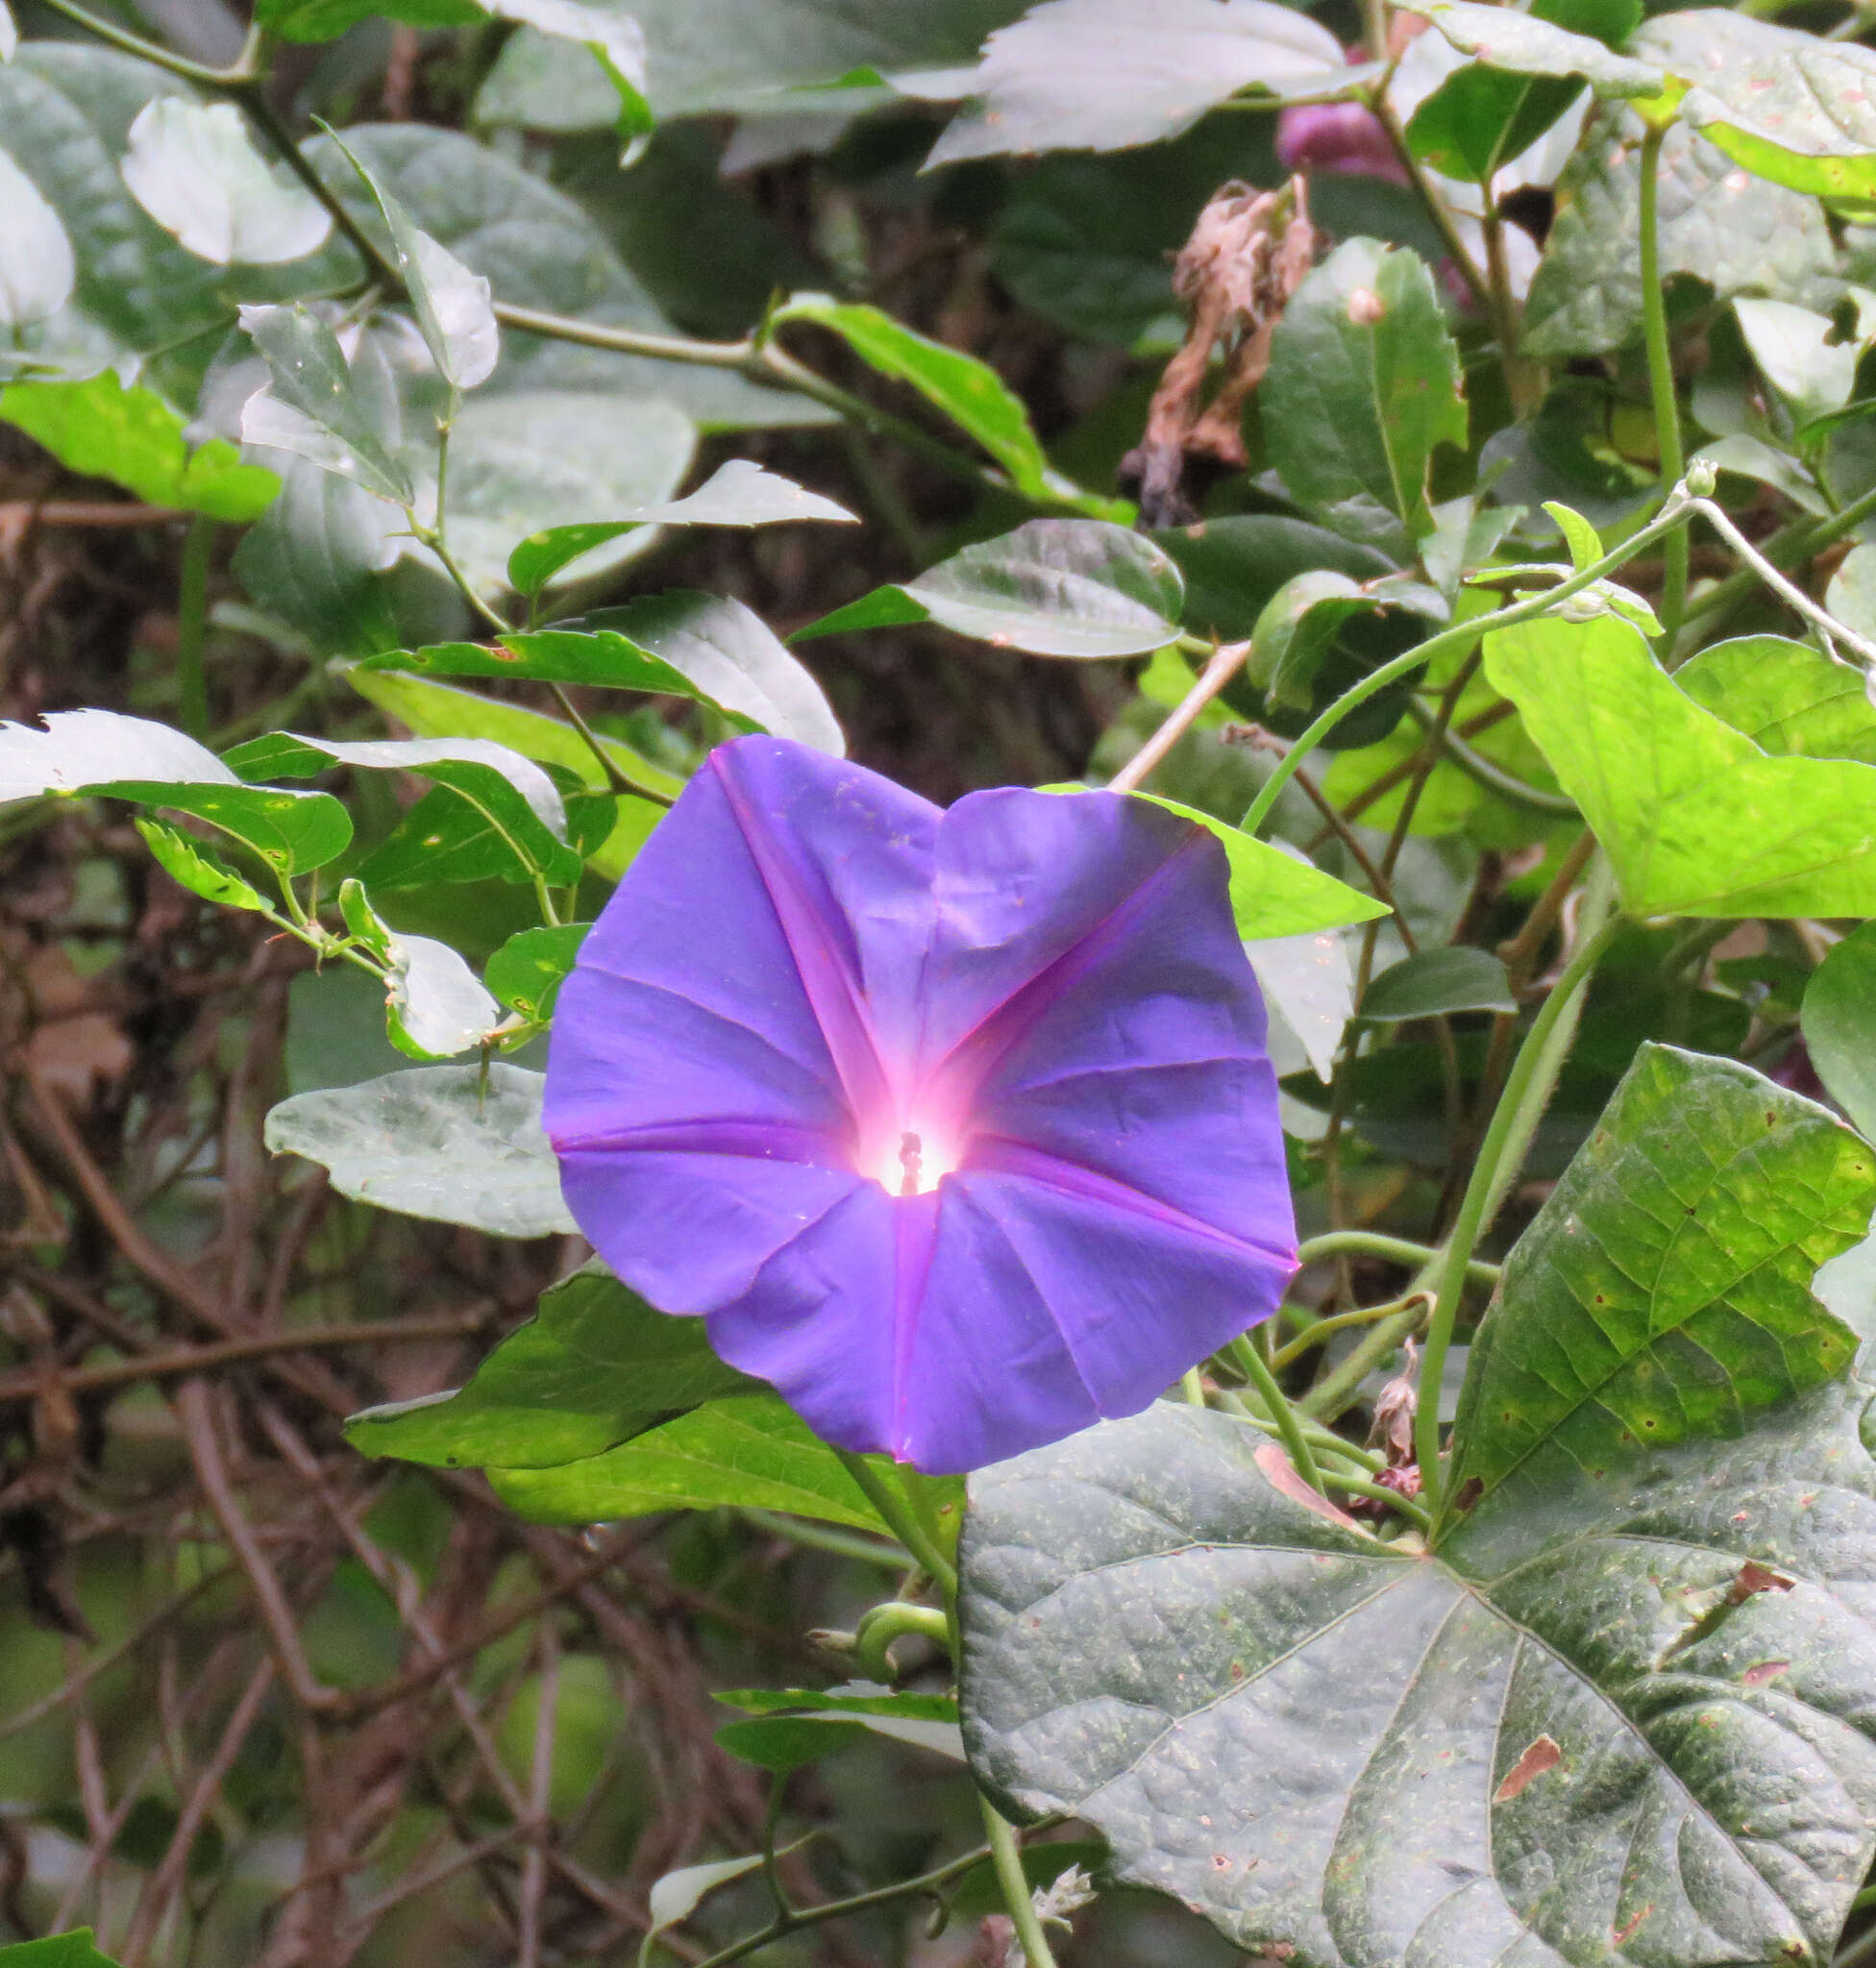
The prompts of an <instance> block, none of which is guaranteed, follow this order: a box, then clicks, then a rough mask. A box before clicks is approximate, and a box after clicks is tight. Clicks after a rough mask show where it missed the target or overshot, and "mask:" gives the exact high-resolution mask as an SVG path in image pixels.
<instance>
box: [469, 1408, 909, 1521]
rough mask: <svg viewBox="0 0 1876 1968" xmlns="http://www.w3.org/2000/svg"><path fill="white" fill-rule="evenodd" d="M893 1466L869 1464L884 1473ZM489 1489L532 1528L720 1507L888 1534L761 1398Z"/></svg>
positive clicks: (501, 1475)
mask: <svg viewBox="0 0 1876 1968" xmlns="http://www.w3.org/2000/svg"><path fill="white" fill-rule="evenodd" d="M891 1466H892V1465H891V1464H889V1463H883V1462H880V1463H876V1467H878V1468H879V1469H880V1470H881V1471H882V1473H884V1472H889V1471H890V1469H891ZM887 1480H888V1481H891V1480H892V1478H891V1477H890V1475H889V1474H888V1475H887ZM489 1481H490V1482H491V1483H493V1484H494V1486H495V1488H496V1492H497V1494H499V1495H500V1497H501V1498H502V1501H503V1502H504V1503H506V1504H507V1505H508V1506H509V1507H510V1508H511V1509H514V1510H516V1511H519V1512H520V1513H521V1514H522V1515H523V1516H524V1517H531V1518H532V1519H533V1520H534V1521H535V1522H536V1523H549V1524H596V1523H603V1522H606V1521H608V1520H610V1519H613V1518H619V1517H642V1516H648V1515H650V1514H652V1513H654V1512H657V1511H678V1510H713V1509H716V1508H718V1507H719V1506H721V1505H726V1504H728V1505H738V1506H741V1507H742V1508H744V1509H748V1510H765V1511H786V1512H789V1513H792V1514H793V1515H795V1516H800V1517H819V1518H822V1519H824V1520H825V1521H827V1522H828V1523H832V1524H846V1525H849V1526H850V1527H851V1528H852V1529H854V1530H856V1531H872V1532H875V1533H876V1534H877V1535H879V1536H881V1537H889V1536H891V1535H892V1534H891V1533H890V1531H889V1530H888V1529H887V1527H886V1525H885V1523H884V1522H883V1521H882V1520H881V1518H880V1517H879V1515H878V1513H876V1511H875V1510H874V1508H873V1506H872V1505H871V1504H870V1503H869V1502H868V1501H867V1500H866V1497H865V1496H864V1494H863V1493H862V1492H861V1490H860V1488H859V1486H858V1485H857V1484H855V1483H854V1481H853V1479H852V1477H851V1476H850V1475H848V1473H847V1471H846V1469H845V1468H843V1467H842V1466H841V1464H840V1461H839V1459H838V1457H836V1456H835V1454H834V1452H833V1450H832V1449H830V1448H828V1447H827V1444H826V1443H825V1442H824V1441H821V1440H820V1439H818V1438H817V1437H816V1436H814V1435H813V1434H812V1433H811V1432H810V1431H809V1429H808V1427H807V1424H806V1423H805V1422H803V1421H802V1420H801V1419H800V1418H799V1417H798V1416H797V1415H795V1414H794V1412H793V1411H792V1410H791V1409H789V1408H788V1407H787V1406H786V1405H785V1403H783V1401H782V1400H781V1399H780V1397H779V1396H778V1395H776V1394H771V1393H766V1392H764V1393H755V1394H736V1395H732V1396H730V1397H729V1398H728V1399H726V1400H719V1401H712V1402H710V1403H709V1405H708V1406H707V1407H704V1408H699V1409H697V1410H695V1411H694V1412H693V1413H691V1414H689V1415H679V1418H678V1419H677V1420H676V1421H667V1422H666V1423H665V1424H664V1425H663V1426H662V1427H661V1428H654V1429H653V1430H652V1431H651V1432H650V1433H649V1434H647V1435H641V1436H639V1437H638V1438H637V1439H635V1440H633V1441H629V1442H626V1443H624V1444H623V1445H622V1446H620V1447H618V1448H615V1449H608V1450H607V1451H606V1452H605V1454H604V1455H601V1456H592V1457H589V1458H587V1460H586V1461H584V1462H580V1463H569V1464H566V1465H565V1466H564V1467H561V1468H557V1469H495V1470H492V1471H491V1472H490V1475H489Z"/></svg>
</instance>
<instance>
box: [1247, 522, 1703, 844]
mask: <svg viewBox="0 0 1876 1968" xmlns="http://www.w3.org/2000/svg"><path fill="white" fill-rule="evenodd" d="M1694 503H1695V500H1694V495H1693V494H1692V493H1691V492H1690V491H1689V490H1688V489H1687V487H1686V486H1685V485H1684V484H1677V485H1676V486H1675V487H1674V490H1673V491H1672V492H1671V493H1669V495H1668V497H1667V503H1666V504H1665V505H1664V506H1663V507H1662V509H1661V510H1660V511H1659V512H1658V513H1657V514H1656V515H1655V517H1654V518H1653V519H1652V520H1650V521H1649V522H1648V524H1647V525H1646V526H1645V527H1643V528H1642V529H1641V530H1640V531H1639V532H1637V533H1634V534H1631V535H1630V537H1629V538H1628V539H1626V540H1624V541H1623V542H1622V543H1621V545H1620V546H1618V547H1617V548H1615V549H1613V550H1612V551H1611V552H1610V553H1605V554H1604V555H1603V556H1602V558H1601V559H1600V560H1594V561H1592V562H1591V563H1590V565H1589V566H1588V567H1585V568H1580V569H1578V571H1577V572H1576V573H1574V574H1571V575H1569V576H1567V578H1565V579H1563V580H1560V581H1559V582H1558V583H1557V585H1556V586H1555V587H1554V588H1546V589H1544V591H1543V593H1542V594H1537V595H1529V596H1526V597H1525V598H1524V600H1522V601H1519V602H1512V603H1508V604H1507V605H1506V606H1504V607H1502V608H1494V609H1493V611H1492V613H1491V614H1489V615H1479V616H1475V617H1474V618H1473V619H1472V620H1471V621H1470V622H1458V623H1455V624H1454V625H1453V626H1452V627H1450V628H1443V629H1442V630H1441V631H1440V632H1439V634H1438V635H1432V636H1428V638H1427V639H1426V641H1424V642H1423V643H1420V644H1419V645H1418V646H1416V647H1415V648H1413V649H1411V650H1408V651H1407V652H1405V653H1404V654H1402V655H1398V656H1395V659H1394V660H1393V661H1392V662H1391V663H1383V664H1382V665H1381V667H1380V668H1379V669H1378V670H1370V672H1369V674H1368V675H1367V676H1366V677H1362V678H1361V680H1360V681H1359V682H1356V683H1352V684H1350V685H1349V687H1348V688H1347V689H1346V690H1345V691H1344V692H1343V693H1342V695H1341V696H1340V697H1339V698H1337V699H1336V701H1334V702H1333V703H1332V704H1330V705H1329V706H1328V708H1327V709H1326V710H1324V711H1323V712H1321V715H1320V716H1318V717H1317V718H1316V719H1315V720H1314V721H1313V722H1312V723H1311V724H1310V725H1309V726H1308V728H1307V729H1306V730H1305V731H1304V732H1303V734H1302V736H1301V737H1300V738H1298V739H1297V740H1296V743H1295V744H1294V745H1293V746H1291V748H1290V750H1288V751H1286V752H1285V753H1284V754H1283V756H1282V757H1281V758H1280V759H1279V760H1278V761H1277V764H1276V769H1275V770H1274V771H1273V772H1272V773H1271V775H1270V777H1269V778H1268V779H1266V780H1265V781H1264V783H1263V785H1262V787H1260V788H1259V790H1258V794H1257V797H1256V799H1254V800H1252V801H1251V802H1250V806H1249V808H1248V809H1247V812H1246V814H1245V817H1244V819H1243V820H1242V821H1241V822H1240V823H1239V824H1240V825H1241V826H1242V827H1243V828H1244V830H1245V832H1246V833H1247V834H1254V833H1255V832H1256V831H1257V829H1258V828H1259V827H1260V826H1262V825H1263V824H1264V822H1265V821H1266V820H1268V819H1269V818H1270V814H1271V808H1272V807H1273V806H1274V805H1275V804H1276V802H1277V800H1278V799H1279V797H1280V796H1281V795H1282V792H1283V789H1284V787H1285V786H1287V785H1288V784H1289V783H1290V781H1291V779H1293V778H1294V777H1295V776H1296V773H1297V772H1298V770H1299V769H1300V768H1301V766H1302V764H1303V761H1304V760H1305V759H1306V758H1308V757H1309V755H1310V753H1311V752H1313V751H1314V750H1316V748H1317V747H1318V746H1319V745H1321V742H1322V741H1323V739H1325V738H1326V737H1327V736H1328V735H1329V733H1330V732H1331V731H1333V730H1334V729H1335V727H1336V726H1338V725H1339V724H1341V722H1342V721H1343V719H1344V718H1345V717H1347V716H1348V715H1349V713H1350V712H1352V711H1356V710H1359V709H1360V708H1361V706H1362V705H1363V704H1365V703H1366V702H1367V701H1369V699H1370V698H1371V697H1377V696H1379V694H1380V693H1381V692H1382V691H1384V690H1385V689H1387V687H1388V686H1389V684H1391V683H1397V682H1398V681H1399V680H1400V679H1401V678H1402V677H1411V676H1412V675H1413V674H1414V672H1415V671H1416V670H1420V669H1424V668H1425V667H1426V665H1427V664H1429V663H1431V662H1433V661H1434V660H1435V659H1436V658H1438V657H1440V656H1444V655H1445V654H1447V653H1448V652H1450V651H1454V650H1463V649H1468V648H1469V647H1470V646H1471V644H1472V643H1473V642H1474V641H1476V640H1477V639H1478V638H1479V637H1481V636H1485V635H1489V634H1491V632H1492V631H1493V629H1494V628H1511V627H1516V625H1517V624H1518V623H1520V622H1532V621H1535V620H1536V619H1537V618H1538V617H1539V616H1540V615H1547V614H1549V612H1550V611H1551V610H1552V609H1553V608H1554V607H1555V606H1556V605H1557V603H1559V602H1566V601H1567V600H1568V599H1569V598H1570V596H1571V595H1580V594H1581V593H1582V592H1583V590H1584V589H1585V588H1587V587H1592V586H1593V585H1594V584H1595V583H1596V582H1597V581H1599V580H1606V579H1607V578H1609V576H1610V575H1612V574H1617V573H1619V572H1620V570H1621V569H1622V568H1624V567H1625V566H1627V565H1628V563H1629V562H1630V561H1631V560H1633V559H1634V558H1635V557H1636V556H1637V555H1638V554H1639V553H1642V551H1643V549H1645V548H1647V547H1651V546H1653V544H1654V543H1655V542H1656V541H1657V540H1659V539H1661V538H1663V537H1664V536H1665V535H1667V534H1670V533H1672V532H1673V530H1674V529H1675V528H1677V527H1679V526H1680V525H1681V524H1682V522H1683V521H1684V520H1685V518H1686V517H1687V514H1688V511H1689V509H1690V507H1691V506H1692V505H1693V504H1694Z"/></svg>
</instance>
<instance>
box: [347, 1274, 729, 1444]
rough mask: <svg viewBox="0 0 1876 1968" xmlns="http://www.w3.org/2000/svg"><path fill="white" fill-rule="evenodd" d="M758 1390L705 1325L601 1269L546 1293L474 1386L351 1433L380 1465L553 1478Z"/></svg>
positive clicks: (400, 1408) (369, 1413)
mask: <svg viewBox="0 0 1876 1968" xmlns="http://www.w3.org/2000/svg"><path fill="white" fill-rule="evenodd" d="M754 1386H755V1383H754V1382H753V1381H751V1380H750V1379H749V1378H748V1377H747V1376H746V1375H743V1374H740V1373H738V1372H737V1371H736V1370H735V1368H734V1367H731V1366H726V1365H724V1364H723V1363H722V1361H720V1360H719V1359H718V1358H717V1357H716V1355H715V1354H714V1353H713V1352H711V1350H710V1342H709V1341H708V1340H707V1339H706V1338H705V1336H704V1321H703V1320H702V1319H699V1318H673V1317H671V1316H667V1315H666V1314H664V1313H661V1312H654V1311H653V1310H652V1308H651V1307H650V1306H649V1305H647V1304H646V1303H645V1301H644V1300H643V1299H642V1298H640V1297H639V1296H638V1294H637V1293H636V1292H632V1291H629V1289H628V1288H627V1287H626V1286H624V1285H622V1284H621V1283H620V1282H619V1280H618V1279H617V1278H615V1277H614V1276H613V1275H612V1274H611V1272H610V1271H608V1270H606V1269H605V1267H603V1266H601V1265H598V1264H597V1263H595V1264H591V1265H588V1266H587V1267H585V1268H584V1269H582V1270H579V1271H576V1272H575V1273H574V1274H573V1276H572V1277H570V1278H563V1279H562V1280H561V1281H560V1283H559V1284H557V1285H555V1286H554V1287H553V1288H552V1290H550V1291H548V1292H544V1293H542V1295H541V1300H540V1304H539V1306H538V1307H537V1308H536V1311H535V1314H534V1316H533V1317H532V1318H531V1319H530V1320H529V1322H528V1323H527V1324H526V1325H525V1326H523V1327H521V1329H520V1330H519V1331H518V1332H515V1333H512V1334H510V1335H509V1336H508V1338H507V1339H506V1340H504V1341H502V1343H501V1344H500V1345H499V1346H498V1347H496V1349H495V1351H494V1352H493V1353H491V1354H490V1355H489V1356H488V1358H487V1359H486V1360H484V1361H483V1362H482V1364H481V1366H479V1367H478V1368H477V1369H476V1375H475V1378H474V1379H473V1380H471V1381H470V1382H469V1384H468V1385H467V1386H466V1387H461V1388H457V1390H455V1391H454V1392H452V1393H447V1394H432V1395H428V1396H426V1397H424V1398H423V1399H421V1400H416V1401H400V1402H395V1403H393V1404H392V1405H390V1406H388V1407H383V1408H368V1409H366V1410H365V1412H364V1413H363V1414H361V1415H353V1417H352V1418H351V1420H350V1421H348V1422H347V1423H346V1426H345V1433H346V1438H347V1439H348V1440H349V1441H350V1442H351V1443H352V1446H353V1447H354V1448H356V1449H360V1450H362V1451H363V1452H364V1454H366V1455H368V1456H398V1457H401V1458H402V1459H403V1460H404V1461H405V1462H407V1463H429V1464H435V1465H438V1466H440V1467H444V1468H451V1469H455V1468H486V1467H488V1466H491V1465H493V1466H495V1467H498V1468H505V1469H538V1468H550V1467H553V1466H555V1465H556V1464H561V1463H573V1462H578V1461H580V1459H581V1458H583V1457H588V1456H597V1455H599V1454H601V1453H602V1452H603V1451H605V1450H606V1449H609V1448H613V1447H615V1446H616V1445H617V1444H618V1443H620V1442H622V1441H627V1440H629V1439H631V1438H632V1437H633V1436H636V1435H641V1434H643V1433H644V1431H645V1430H646V1429H648V1428H653V1427H655V1426H656V1425H657V1424H658V1423H659V1422H660V1421H665V1420H668V1419H669V1418H670V1417H671V1416H673V1415H680V1414H684V1413H687V1412H688V1411H689V1410H690V1409H692V1408H696V1407H700V1406H701V1405H702V1404H703V1403H704V1402H705V1401H710V1400H715V1399H717V1398H719V1397H720V1396H722V1395H725V1394H735V1393H744V1392H748V1391H750V1390H753V1388H754Z"/></svg>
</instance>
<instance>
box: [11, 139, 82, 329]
mask: <svg viewBox="0 0 1876 1968" xmlns="http://www.w3.org/2000/svg"><path fill="white" fill-rule="evenodd" d="M77 278H78V268H77V263H76V262H75V261H74V259H73V258H72V242H71V240H70V239H69V238H67V237H66V234H65V229H64V227H63V226H62V224H61V223H60V220H59V214H58V213H57V212H56V211H55V210H54V209H52V207H51V206H50V205H48V204H47V203H46V201H45V200H44V199H43V198H42V197H41V196H40V195H39V189H38V186H37V185H35V184H34V183H33V181H32V179H31V178H29V177H28V176H27V175H26V173H25V172H24V171H22V170H21V169H20V167H19V166H18V165H17V164H16V163H14V162H13V160H12V158H10V157H9V156H8V155H7V153H6V152H5V151H4V150H0V328H9V329H19V328H24V327H27V326H29V325H30V324H32V323H33V322H36V321H45V320H47V319H49V318H50V317H51V316H53V315H55V314H57V313H58V312H59V311H60V309H61V308H62V307H64V305H65V303H66V302H67V301H69V300H70V299H71V297H72V287H73V285H74V283H76V281H77Z"/></svg>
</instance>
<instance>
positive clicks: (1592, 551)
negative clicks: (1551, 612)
mask: <svg viewBox="0 0 1876 1968" xmlns="http://www.w3.org/2000/svg"><path fill="white" fill-rule="evenodd" d="M1543 509H1544V511H1545V512H1547V513H1548V514H1549V515H1550V517H1551V518H1552V519H1553V520H1555V521H1556V523H1557V530H1558V531H1559V532H1560V533H1562V534H1563V536H1564V544H1565V545H1566V546H1567V548H1568V549H1569V558H1570V567H1571V570H1572V571H1573V572H1574V573H1577V574H1582V573H1584V572H1585V571H1586V570H1587V569H1589V568H1592V567H1593V566H1594V565H1595V564H1596V562H1597V561H1598V560H1600V559H1601V558H1602V555H1603V545H1602V535H1601V534H1600V533H1599V532H1597V531H1596V529H1595V528H1594V527H1592V525H1591V524H1590V522H1589V521H1588V520H1587V519H1585V518H1584V517H1583V515H1582V514H1581V513H1580V512H1578V511H1577V510H1576V509H1575V507H1574V506H1569V505H1566V504H1563V502H1562V501H1561V500H1557V499H1546V500H1545V501H1544V502H1543Z"/></svg>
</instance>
